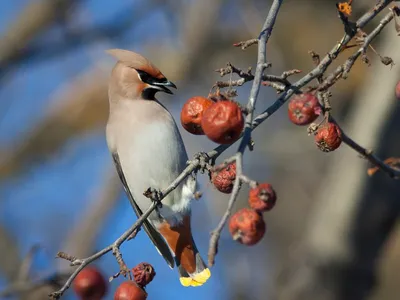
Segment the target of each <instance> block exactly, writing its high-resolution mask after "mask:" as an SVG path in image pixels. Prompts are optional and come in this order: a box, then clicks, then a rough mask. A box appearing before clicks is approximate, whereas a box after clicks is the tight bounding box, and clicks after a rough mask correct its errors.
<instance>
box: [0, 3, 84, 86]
mask: <svg viewBox="0 0 400 300" xmlns="http://www.w3.org/2000/svg"><path fill="white" fill-rule="evenodd" d="M77 1H78V0H74V1H73V0H40V1H31V2H29V3H28V4H27V5H26V6H25V8H24V9H23V10H22V12H21V13H20V14H19V16H17V17H16V20H15V21H14V23H13V24H11V26H10V28H9V29H8V31H7V32H6V34H5V36H3V37H2V38H1V39H0V79H1V77H2V75H3V74H4V73H5V70H6V69H7V68H8V67H9V66H10V65H12V64H13V63H15V62H17V61H19V60H20V59H21V58H22V57H24V56H25V55H26V54H25V49H26V46H27V45H28V44H29V43H30V42H31V41H32V39H34V38H35V37H36V36H38V35H39V34H40V33H42V32H43V31H44V30H46V29H47V28H49V27H50V26H51V25H52V24H53V23H54V22H56V21H57V17H58V16H59V15H60V12H64V11H66V10H68V9H70V8H71V7H72V5H73V4H74V3H75V2H77Z"/></svg>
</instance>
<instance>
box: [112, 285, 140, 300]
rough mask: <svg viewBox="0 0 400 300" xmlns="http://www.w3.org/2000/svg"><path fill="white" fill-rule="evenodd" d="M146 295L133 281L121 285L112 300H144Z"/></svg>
mask: <svg viewBox="0 0 400 300" xmlns="http://www.w3.org/2000/svg"><path fill="white" fill-rule="evenodd" d="M146 298H147V293H146V292H145V291H144V290H143V289H142V288H141V287H140V286H138V285H137V284H136V283H135V282H134V281H132V280H128V281H124V282H123V283H121V284H120V285H119V286H118V288H117V290H116V291H115V293H114V300H145V299H146Z"/></svg>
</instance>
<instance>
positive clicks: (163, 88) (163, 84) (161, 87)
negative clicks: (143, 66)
mask: <svg viewBox="0 0 400 300" xmlns="http://www.w3.org/2000/svg"><path fill="white" fill-rule="evenodd" d="M151 85H153V86H156V87H157V88H158V90H160V91H162V92H165V93H167V94H171V95H172V94H173V93H172V91H171V90H170V89H169V88H168V87H172V88H174V89H176V88H177V87H176V85H175V84H174V83H172V82H171V81H169V80H168V81H165V82H153V83H152V84H151Z"/></svg>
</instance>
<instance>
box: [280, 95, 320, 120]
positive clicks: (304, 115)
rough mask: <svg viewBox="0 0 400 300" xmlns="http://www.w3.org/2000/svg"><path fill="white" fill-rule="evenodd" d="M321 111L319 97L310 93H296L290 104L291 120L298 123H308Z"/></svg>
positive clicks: (289, 113)
mask: <svg viewBox="0 0 400 300" xmlns="http://www.w3.org/2000/svg"><path fill="white" fill-rule="evenodd" d="M320 113H321V107H320V105H319V103H318V99H317V97H315V96H314V95H313V94H310V93H304V94H299V95H294V96H293V97H292V99H291V100H290V102H289V105H288V115H289V119H290V121H292V123H294V124H296V125H308V124H310V123H312V122H314V121H315V119H316V118H318V116H319V115H320Z"/></svg>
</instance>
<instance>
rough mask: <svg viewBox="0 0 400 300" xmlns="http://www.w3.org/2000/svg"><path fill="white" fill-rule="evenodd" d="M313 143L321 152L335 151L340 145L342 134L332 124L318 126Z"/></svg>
mask: <svg viewBox="0 0 400 300" xmlns="http://www.w3.org/2000/svg"><path fill="white" fill-rule="evenodd" d="M315 143H316V144H317V146H318V148H319V149H320V150H321V151H323V152H330V151H333V150H335V149H337V148H338V147H339V146H340V144H341V143H342V133H341V131H340V129H339V127H337V126H336V124H334V123H326V124H324V125H322V126H320V127H319V128H318V130H317V133H316V134H315Z"/></svg>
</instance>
